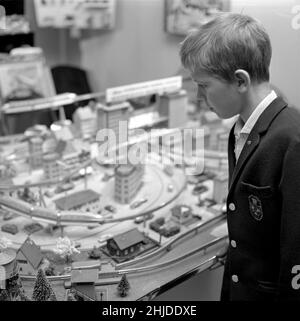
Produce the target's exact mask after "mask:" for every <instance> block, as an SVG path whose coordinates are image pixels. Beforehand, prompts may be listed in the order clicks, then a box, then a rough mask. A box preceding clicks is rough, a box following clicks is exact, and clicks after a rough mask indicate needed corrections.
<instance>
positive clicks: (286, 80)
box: [231, 0, 300, 108]
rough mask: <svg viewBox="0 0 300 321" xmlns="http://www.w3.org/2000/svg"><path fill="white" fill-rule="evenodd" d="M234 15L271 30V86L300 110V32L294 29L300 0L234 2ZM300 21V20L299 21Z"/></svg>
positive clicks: (238, 0) (236, 0)
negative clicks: (260, 23)
mask: <svg viewBox="0 0 300 321" xmlns="http://www.w3.org/2000/svg"><path fill="white" fill-rule="evenodd" d="M231 1H232V2H231V3H232V11H234V12H243V13H245V14H248V15H250V16H252V17H254V18H256V19H258V20H260V21H261V22H262V23H263V24H264V26H265V28H266V29H267V31H268V33H269V35H270V38H271V42H272V49H273V56H272V61H271V69H270V72H271V82H272V83H273V84H274V85H275V86H277V87H278V88H279V89H280V90H281V91H282V92H283V94H284V95H285V96H286V97H287V99H288V100H289V102H290V103H291V104H293V105H295V106H297V107H298V108H300V90H299V89H300V88H299V84H300V29H299V30H295V29H293V27H292V20H293V18H294V17H295V16H296V14H295V13H294V14H293V13H292V8H293V7H294V6H295V5H300V0H231ZM298 21H300V19H298Z"/></svg>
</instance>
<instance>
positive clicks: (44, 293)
mask: <svg viewBox="0 0 300 321" xmlns="http://www.w3.org/2000/svg"><path fill="white" fill-rule="evenodd" d="M53 294H54V292H53V289H52V287H51V285H50V283H49V281H48V280H47V278H46V275H45V273H44V271H43V270H42V269H39V271H38V274H37V277H36V280H35V284H34V289H33V294H32V300H34V301H48V300H49V298H50V297H51V295H53Z"/></svg>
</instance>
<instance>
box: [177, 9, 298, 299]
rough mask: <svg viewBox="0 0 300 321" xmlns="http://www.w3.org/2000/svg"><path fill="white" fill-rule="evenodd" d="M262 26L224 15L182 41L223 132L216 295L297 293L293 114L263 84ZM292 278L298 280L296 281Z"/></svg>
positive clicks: (267, 54)
mask: <svg viewBox="0 0 300 321" xmlns="http://www.w3.org/2000/svg"><path fill="white" fill-rule="evenodd" d="M271 53H272V50H271V44H270V39H269V36H268V34H267V33H266V31H265V29H264V28H263V27H262V25H261V24H260V23H259V22H257V21H256V20H254V19H253V18H251V17H249V16H245V15H241V14H234V13H226V14H221V15H219V16H218V17H217V18H216V19H214V20H213V21H211V22H209V23H207V24H205V25H203V26H202V27H201V28H200V29H199V30H198V31H195V32H193V33H192V34H190V35H189V36H188V37H187V38H186V39H185V40H184V42H183V44H182V47H181V50H180V56H181V61H182V64H183V66H184V67H185V68H187V69H188V70H189V71H190V72H191V76H192V78H193V80H194V81H195V82H196V83H197V86H198V97H199V98H202V99H203V100H204V101H205V102H206V104H207V105H208V107H209V108H210V109H211V110H213V111H215V112H216V113H217V114H218V115H219V116H220V117H221V118H224V119H226V118H230V117H233V116H235V115H239V117H238V120H237V122H236V123H235V125H234V126H233V128H232V130H231V132H230V136H229V146H228V158H229V192H228V197H227V222H228V232H229V247H228V252H227V260H226V264H225V271H224V277H223V285H222V293H221V300H297V299H300V289H299V288H300V115H299V113H298V112H297V111H296V110H295V109H293V108H291V107H288V106H287V103H286V102H285V101H283V99H282V98H280V97H277V95H276V93H275V92H274V91H272V90H271V87H270V84H269V65H270V60H271ZM298 279H299V281H298Z"/></svg>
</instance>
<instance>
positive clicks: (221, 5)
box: [165, 0, 230, 35]
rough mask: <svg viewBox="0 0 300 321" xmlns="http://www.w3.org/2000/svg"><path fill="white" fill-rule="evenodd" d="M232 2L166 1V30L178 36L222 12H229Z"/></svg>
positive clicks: (220, 0)
mask: <svg viewBox="0 0 300 321" xmlns="http://www.w3.org/2000/svg"><path fill="white" fill-rule="evenodd" d="M229 1H230V0H165V29H166V31H167V32H169V33H171V34H176V35H187V34H188V33H189V32H190V31H191V30H193V29H196V28H197V27H199V26H200V25H202V24H204V23H206V22H208V21H210V20H211V19H213V17H214V16H215V15H216V14H217V13H220V12H225V11H229Z"/></svg>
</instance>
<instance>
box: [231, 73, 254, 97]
mask: <svg viewBox="0 0 300 321" xmlns="http://www.w3.org/2000/svg"><path fill="white" fill-rule="evenodd" d="M234 77H235V83H236V85H237V89H238V91H239V92H240V93H243V92H245V91H247V90H248V88H249V86H250V84H251V79H250V75H249V73H248V72H247V71H245V70H243V69H237V70H236V71H235V72H234Z"/></svg>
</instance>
